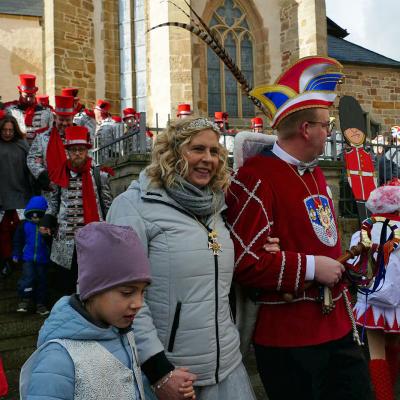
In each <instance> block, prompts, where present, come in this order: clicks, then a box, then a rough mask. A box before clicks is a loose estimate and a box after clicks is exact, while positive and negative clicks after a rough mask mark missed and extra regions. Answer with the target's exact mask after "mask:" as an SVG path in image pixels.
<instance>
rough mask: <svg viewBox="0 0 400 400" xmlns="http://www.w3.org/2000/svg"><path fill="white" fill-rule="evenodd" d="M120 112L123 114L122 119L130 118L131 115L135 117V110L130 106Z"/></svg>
mask: <svg viewBox="0 0 400 400" xmlns="http://www.w3.org/2000/svg"><path fill="white" fill-rule="evenodd" d="M122 113H123V114H124V119H126V118H131V117H135V114H136V110H135V109H134V108H132V107H128V108H124V109H123V110H122Z"/></svg>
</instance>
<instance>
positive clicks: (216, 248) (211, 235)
mask: <svg viewBox="0 0 400 400" xmlns="http://www.w3.org/2000/svg"><path fill="white" fill-rule="evenodd" d="M192 215H193V217H194V219H195V220H196V222H197V223H198V224H199V225H200V226H201V227H202V228H203V229H204V230H205V231H206V232H207V235H208V248H209V249H210V250H211V251H212V252H213V254H214V256H218V255H219V252H220V251H222V246H221V244H220V243H218V240H217V238H218V232H217V231H216V230H215V226H216V224H217V210H216V208H215V211H214V216H213V222H214V224H213V227H212V229H211V232H210V231H209V230H208V229H207V228H206V227H205V226H204V224H202V223H201V222H200V221H199V220H198V218H197V217H196V215H195V214H192Z"/></svg>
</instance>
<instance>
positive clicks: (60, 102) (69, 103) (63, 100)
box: [54, 96, 76, 117]
mask: <svg viewBox="0 0 400 400" xmlns="http://www.w3.org/2000/svg"><path fill="white" fill-rule="evenodd" d="M55 100H56V106H55V108H54V112H55V113H56V114H57V115H62V116H66V117H68V116H71V115H75V114H76V111H75V108H74V98H73V97H72V96H55Z"/></svg>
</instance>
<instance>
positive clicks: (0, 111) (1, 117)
mask: <svg viewBox="0 0 400 400" xmlns="http://www.w3.org/2000/svg"><path fill="white" fill-rule="evenodd" d="M5 116H6V112H5V111H4V110H0V119H3V118H4V117H5Z"/></svg>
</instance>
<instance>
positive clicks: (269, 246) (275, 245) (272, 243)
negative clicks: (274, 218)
mask: <svg viewBox="0 0 400 400" xmlns="http://www.w3.org/2000/svg"><path fill="white" fill-rule="evenodd" d="M263 249H264V250H265V251H267V252H268V253H272V254H275V253H277V252H278V251H281V248H280V246H279V238H273V237H269V236H268V237H267V243H265V244H264V246H263Z"/></svg>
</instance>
